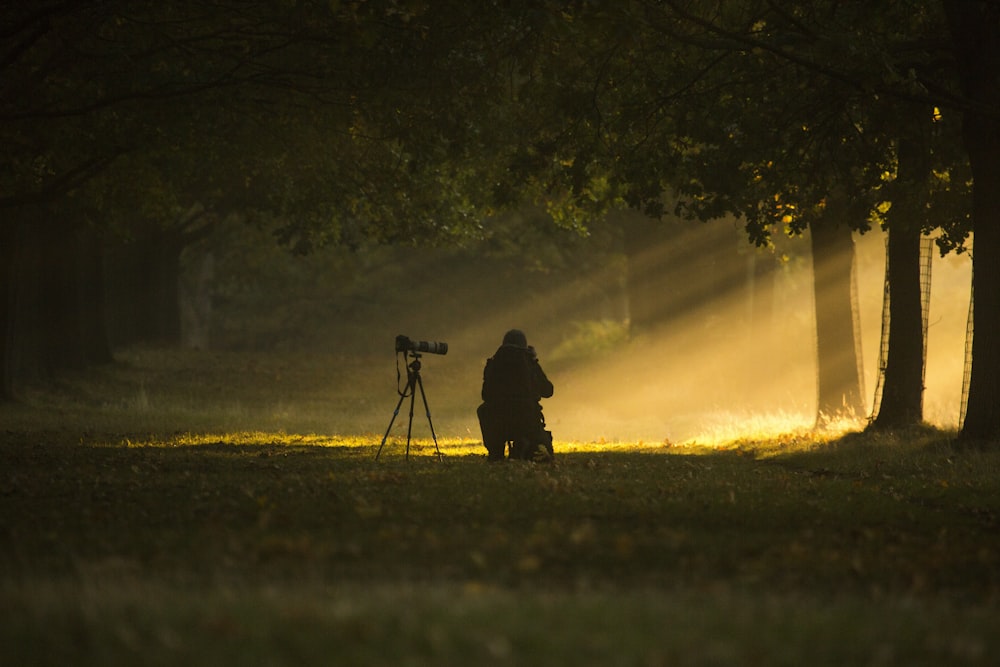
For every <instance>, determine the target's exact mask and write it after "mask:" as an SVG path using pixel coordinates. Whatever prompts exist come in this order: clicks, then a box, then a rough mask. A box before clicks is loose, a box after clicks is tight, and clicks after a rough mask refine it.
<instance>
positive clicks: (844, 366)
mask: <svg viewBox="0 0 1000 667" xmlns="http://www.w3.org/2000/svg"><path fill="white" fill-rule="evenodd" d="M810 238H811V239H812V255H813V290H814V293H815V299H816V361H817V371H818V375H819V378H818V392H817V404H816V422H817V424H818V425H822V424H823V423H824V422H825V421H827V420H830V419H833V418H836V417H840V416H847V417H858V416H860V415H861V414H863V413H864V405H865V404H864V399H863V398H862V396H861V377H860V375H859V373H858V368H859V364H858V358H857V347H858V346H857V345H856V341H855V326H854V321H855V320H854V318H855V317H856V313H855V312H854V306H853V300H852V298H851V286H852V282H851V280H852V278H851V272H852V269H853V266H854V238H853V236H852V234H851V228H850V227H848V226H847V225H838V224H836V222H835V221H833V220H825V221H822V222H820V223H817V224H814V225H813V226H812V227H811V228H810Z"/></svg>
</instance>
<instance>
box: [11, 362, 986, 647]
mask: <svg viewBox="0 0 1000 667" xmlns="http://www.w3.org/2000/svg"><path fill="white" fill-rule="evenodd" d="M276 367H282V368H283V369H284V370H283V374H284V375H283V379H282V380H280V381H281V382H285V381H287V380H289V379H292V380H293V381H292V382H288V384H287V385H283V386H290V387H294V389H290V390H289V392H288V393H287V394H285V395H284V397H283V400H284V401H285V402H286V403H287V405H288V406H293V405H294V406H295V407H294V408H289V409H288V410H287V411H286V413H285V414H284V416H281V415H277V416H276V415H275V414H274V412H269V411H268V410H265V408H266V407H267V406H273V405H275V402H274V400H273V398H272V396H273V392H271V391H269V390H268V389H267V386H266V385H259V384H257V383H255V382H253V381H252V379H253V378H255V377H270V378H272V383H273V382H274V380H273V378H274V369H275V368H276ZM356 382H357V383H359V384H356V385H354V386H361V385H362V384H363V382H364V380H363V379H358V380H357V381H356ZM343 386H345V383H343V382H338V383H334V384H332V385H331V384H330V383H327V382H320V381H316V380H315V378H312V377H311V376H309V375H308V374H307V373H304V372H302V371H301V368H300V367H298V366H296V365H295V364H294V363H292V362H290V361H288V360H287V359H285V360H278V359H270V360H258V361H257V362H256V363H255V364H254V365H253V367H250V366H248V365H247V363H246V359H244V358H241V357H238V356H217V357H212V358H211V363H206V358H205V357H204V356H200V357H188V356H186V355H184V354H180V353H165V352H157V351H144V352H142V353H133V355H132V356H130V357H129V358H127V359H126V360H125V361H124V362H123V363H122V364H119V365H117V366H115V367H113V368H109V369H105V370H104V371H102V373H101V374H98V375H92V376H87V377H79V378H75V379H71V380H66V381H64V382H63V383H62V384H61V385H59V386H57V387H55V388H47V389H45V390H38V391H37V392H34V393H32V394H30V395H29V396H27V398H26V402H25V403H22V404H21V405H16V406H3V407H0V419H2V422H0V423H3V424H4V426H3V427H0V428H2V429H3V430H0V460H2V472H0V642H2V644H3V646H4V647H5V650H4V655H5V658H4V660H5V664H18V665H20V664H25V665H63V664H75V665H106V664H143V665H158V664H163V665H176V664H187V665H218V664H234V665H236V664H238V665H286V664H357V665H384V664H413V665H431V664H433V665H442V664H445V665H448V664H453V665H467V664H476V663H478V664H486V665H494V664H496V665H505V664H511V665H513V664H517V665H524V664H609V663H610V664H616V665H660V664H663V665H731V664H737V665H744V664H748V665H752V664H767V665H802V664H810V665H844V664H879V665H921V664H924V665H941V664H950V665H951V664H969V665H975V664H990V663H991V661H992V660H993V659H994V658H993V657H994V656H995V655H997V652H998V651H1000V633H998V632H997V630H998V629H1000V610H998V602H1000V493H998V491H1000V474H998V473H1000V454H997V453H995V452H992V451H982V450H963V449H959V448H956V447H955V446H954V445H953V444H952V443H951V442H950V439H949V434H947V433H939V432H935V431H930V430H926V431H925V430H915V431H913V432H908V433H904V434H895V435H883V436H879V437H875V436H859V435H847V436H844V437H832V436H822V435H814V434H802V433H797V434H792V435H789V436H786V437H779V438H772V437H769V438H767V439H760V438H755V437H754V436H753V435H752V434H750V435H744V436H743V437H741V438H739V439H733V440H731V441H729V442H726V443H723V444H722V446H717V447H705V446H696V445H695V444H693V443H690V444H688V445H684V444H681V445H669V444H660V445H640V444H638V443H616V444H600V443H569V442H559V441H558V440H557V442H556V449H557V453H558V460H557V462H556V464H555V465H551V466H537V465H532V464H521V463H509V464H504V465H488V464H486V462H485V459H484V457H483V456H482V451H481V445H480V444H479V443H478V441H476V440H475V439H473V438H466V437H460V436H455V435H452V434H449V435H447V436H444V437H442V438H441V439H440V440H439V444H440V447H441V450H442V451H443V453H444V456H443V457H442V459H440V460H439V459H438V457H437V456H435V448H434V445H433V443H432V442H430V441H429V440H428V439H426V438H423V437H421V438H419V439H417V440H415V441H414V442H413V443H412V449H411V456H410V458H409V460H406V459H405V458H404V457H403V451H404V444H403V439H402V438H401V437H400V433H399V432H398V430H397V431H396V432H394V433H393V434H392V435H391V437H390V438H389V441H388V442H387V444H386V447H385V449H384V451H383V453H382V456H381V457H380V459H379V461H377V462H376V461H375V460H374V455H375V452H376V450H377V449H378V445H379V444H380V440H381V436H382V433H381V432H380V430H381V428H384V424H383V422H385V421H387V419H388V416H389V408H391V405H389V406H388V407H386V406H384V405H382V402H380V401H372V406H371V414H362V413H363V412H364V409H363V408H362V407H361V404H360V403H358V404H356V405H355V407H354V409H353V411H352V410H351V409H345V410H346V411H345V416H344V417H343V418H342V419H343V420H344V421H341V422H340V423H341V424H345V425H347V426H345V428H342V429H332V428H327V429H322V428H314V429H312V428H311V426H316V427H322V426H323V425H324V424H327V423H328V422H327V421H325V420H328V419H331V417H330V416H329V415H328V414H327V412H326V411H325V410H318V409H317V408H316V406H326V405H328V404H329V403H331V402H332V403H337V402H338V401H343V402H344V405H348V401H349V400H350V391H349V388H350V385H349V384H348V385H346V386H347V389H342V388H341V387H343ZM140 387H145V389H144V391H145V396H146V398H145V399H142V398H141V393H140V392H139V388H140ZM196 387H201V388H202V389H200V390H199V389H196ZM373 391H374V389H373ZM199 396H202V397H204V396H211V397H213V398H203V399H202V400H198V397H199ZM130 397H133V398H134V399H135V400H132V399H131V398H130ZM388 398H389V401H390V403H392V396H389V397H388ZM358 400H360V399H358ZM310 401H313V403H310ZM237 404H238V406H239V409H230V408H231V406H233V405H237ZM376 404H377V405H376ZM309 405H312V406H313V407H312V408H309V407H308V406H309ZM227 406H230V407H229V408H227ZM302 406H306V407H302ZM296 411H298V412H296ZM335 414H336V413H335ZM401 416H402V415H401ZM375 417H378V420H377V421H378V426H377V427H376V428H373V429H372V428H369V429H366V428H365V424H367V423H369V422H370V421H371V419H373V418H375ZM334 419H336V417H334ZM445 421H446V422H447V420H445ZM456 423H457V422H456ZM290 425H291V427H290ZM352 427H353V428H354V430H355V432H354V433H351V432H350V428H352ZM446 430H447V429H446ZM372 431H374V432H372ZM402 435H403V436H405V431H404V433H403V434H402Z"/></svg>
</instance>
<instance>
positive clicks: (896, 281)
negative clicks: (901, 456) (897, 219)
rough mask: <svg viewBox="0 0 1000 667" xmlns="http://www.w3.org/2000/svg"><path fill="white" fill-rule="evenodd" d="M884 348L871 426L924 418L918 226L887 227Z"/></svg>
mask: <svg viewBox="0 0 1000 667" xmlns="http://www.w3.org/2000/svg"><path fill="white" fill-rule="evenodd" d="M888 255H889V257H888V263H889V351H888V356H887V358H886V365H885V379H884V384H883V385H882V402H881V403H880V404H879V409H878V415H877V416H876V417H875V420H874V421H873V422H872V423H871V426H870V428H873V429H891V428H900V427H905V426H912V425H915V424H919V423H920V422H921V421H922V420H923V389H924V387H923V377H924V372H923V369H924V347H923V335H922V334H923V323H922V311H921V304H920V229H919V228H914V227H913V226H912V225H909V226H908V225H899V226H893V227H892V228H891V229H890V230H889V248H888Z"/></svg>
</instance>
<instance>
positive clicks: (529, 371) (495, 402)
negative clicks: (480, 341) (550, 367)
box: [476, 329, 553, 461]
mask: <svg viewBox="0 0 1000 667" xmlns="http://www.w3.org/2000/svg"><path fill="white" fill-rule="evenodd" d="M552 392H553V387H552V383H551V382H550V381H549V378H547V377H546V376H545V372H544V371H543V370H542V367H541V365H540V364H539V363H538V357H537V356H536V355H535V349H534V348H533V347H531V346H529V345H528V339H527V337H526V336H525V335H524V332H523V331H520V330H518V329H511V330H510V331H508V332H507V333H506V334H504V337H503V344H502V345H500V347H499V348H497V351H496V352H495V353H494V354H493V356H492V357H490V358H489V359H487V360H486V367H485V368H484V369H483V390H482V397H483V403H482V405H480V406H479V409H478V410H477V411H476V412H477V414H478V416H479V427H480V429H481V430H482V432H483V445H485V446H486V451H487V452H488V458H489V460H490V461H502V460H503V458H504V453H505V450H506V448H507V443H508V442H510V443H511V447H510V458H512V459H525V460H534V461H546V460H551V459H552V453H553V452H552V433H551V432H549V431H547V430H545V418H544V416H543V415H542V406H541V404H540V403H539V401H540V400H541V399H543V398H549V397H550V396H552Z"/></svg>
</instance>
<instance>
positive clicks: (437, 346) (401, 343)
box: [396, 334, 448, 354]
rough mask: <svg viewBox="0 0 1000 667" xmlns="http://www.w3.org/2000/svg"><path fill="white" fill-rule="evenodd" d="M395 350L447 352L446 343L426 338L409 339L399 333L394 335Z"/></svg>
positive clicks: (432, 352)
mask: <svg viewBox="0 0 1000 667" xmlns="http://www.w3.org/2000/svg"><path fill="white" fill-rule="evenodd" d="M396 352H429V353H430V354H448V343H438V342H434V341H431V342H429V341H426V340H410V339H409V338H408V337H407V336H403V335H402V334H400V335H399V336H396Z"/></svg>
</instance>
